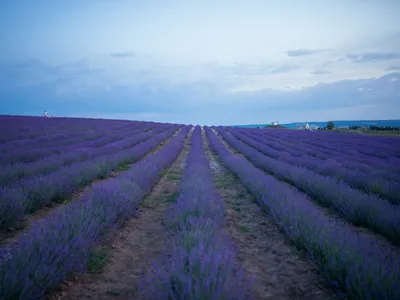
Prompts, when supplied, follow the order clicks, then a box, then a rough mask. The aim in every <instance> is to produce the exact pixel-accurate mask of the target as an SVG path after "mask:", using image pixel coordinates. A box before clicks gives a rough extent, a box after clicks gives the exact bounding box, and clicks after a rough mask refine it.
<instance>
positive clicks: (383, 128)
mask: <svg viewBox="0 0 400 300" xmlns="http://www.w3.org/2000/svg"><path fill="white" fill-rule="evenodd" d="M362 127H365V126H350V127H349V128H350V129H353V130H356V129H360V128H362ZM368 129H369V130H372V131H400V127H393V126H376V125H371V126H369V127H368Z"/></svg>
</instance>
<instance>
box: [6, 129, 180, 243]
mask: <svg viewBox="0 0 400 300" xmlns="http://www.w3.org/2000/svg"><path fill="white" fill-rule="evenodd" d="M179 131H180V130H178V131H176V132H175V133H174V134H173V135H172V136H171V137H169V138H168V139H166V140H165V141H163V142H161V143H160V144H159V145H158V146H157V147H155V148H154V149H153V150H151V151H150V152H149V153H147V154H146V155H145V156H144V157H143V158H141V159H140V160H143V159H145V158H146V157H147V156H149V155H150V154H152V153H155V152H157V151H158V150H160V149H161V148H162V147H164V145H166V144H168V143H169V142H170V141H171V139H172V138H173V137H174V136H175V135H177V134H178V132H179ZM140 160H139V161H140ZM136 163H137V161H136V162H133V163H130V164H127V165H125V166H124V171H111V172H110V174H109V176H107V177H106V178H104V179H95V180H93V181H92V182H91V183H89V184H88V185H87V186H85V187H83V188H80V189H77V190H76V191H75V192H74V193H73V194H72V195H71V196H70V197H68V199H65V201H64V202H63V203H56V202H54V203H52V204H51V205H48V206H46V207H43V208H41V209H39V210H37V211H35V212H34V213H32V214H29V215H26V216H25V220H24V222H23V223H20V224H16V226H14V227H13V228H9V229H7V230H5V229H0V246H1V245H4V244H9V243H11V242H12V241H14V240H15V239H16V238H17V237H18V236H19V235H20V234H21V233H22V232H23V231H24V230H27V229H28V228H29V226H30V225H31V224H32V223H33V222H35V221H37V220H40V219H43V218H45V217H46V216H48V215H50V214H51V213H53V212H54V211H56V210H57V209H62V207H63V206H64V205H65V204H67V203H69V202H71V201H78V200H79V199H80V198H81V197H82V195H83V194H84V193H86V192H88V191H89V190H90V189H91V186H92V184H95V183H99V182H102V181H105V180H108V179H110V178H113V177H117V176H118V175H120V174H122V173H124V172H125V171H127V170H128V169H129V168H130V167H132V166H133V165H135V164H136Z"/></svg>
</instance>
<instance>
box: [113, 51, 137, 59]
mask: <svg viewBox="0 0 400 300" xmlns="http://www.w3.org/2000/svg"><path fill="white" fill-rule="evenodd" d="M110 56H111V57H114V58H130V57H135V56H136V53H135V52H132V51H126V52H115V53H111V54H110Z"/></svg>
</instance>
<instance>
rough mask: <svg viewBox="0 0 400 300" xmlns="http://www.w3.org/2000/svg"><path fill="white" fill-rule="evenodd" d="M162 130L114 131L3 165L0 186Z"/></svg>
mask: <svg viewBox="0 0 400 300" xmlns="http://www.w3.org/2000/svg"><path fill="white" fill-rule="evenodd" d="M164 130H165V128H159V129H156V130H154V131H153V132H143V131H142V129H139V130H137V129H136V130H134V131H130V132H122V133H119V134H115V133H114V136H107V137H106V138H107V139H105V137H103V138H102V139H101V141H97V142H96V141H94V142H87V143H81V144H78V145H74V147H69V149H70V150H69V151H66V152H63V153H61V154H55V155H51V156H48V157H45V158H43V159H39V160H36V161H35V162H33V163H15V164H11V165H8V166H5V167H4V168H2V169H0V186H3V187H5V186H7V185H10V184H12V183H13V182H14V181H16V180H17V179H21V178H24V177H29V176H38V175H39V174H49V173H51V172H54V171H56V170H58V169H60V168H61V167H63V166H67V165H71V164H73V163H77V162H80V161H84V160H87V159H89V158H90V159H94V158H96V157H99V156H102V155H106V154H111V153H114V152H116V151H118V150H122V149H127V148H130V147H132V146H134V145H135V144H137V143H138V142H140V141H143V140H144V139H146V138H149V137H151V136H152V135H154V134H157V133H160V132H162V131H164ZM104 143H105V144H104Z"/></svg>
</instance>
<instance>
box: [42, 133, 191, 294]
mask: <svg viewBox="0 0 400 300" xmlns="http://www.w3.org/2000/svg"><path fill="white" fill-rule="evenodd" d="M189 141H190V135H189V136H188V138H187V139H186V142H185V146H184V149H183V150H182V152H181V153H180V155H179V157H178V159H177V160H176V161H175V162H174V163H173V164H172V166H171V167H170V168H169V169H168V170H167V172H166V173H165V174H164V176H163V177H162V178H161V179H160V180H159V182H158V183H157V184H156V185H155V186H154V188H153V189H152V191H151V192H150V194H149V195H148V196H147V197H145V199H144V200H143V203H142V205H141V207H140V208H139V209H138V210H139V216H138V217H137V218H131V219H130V220H128V221H127V222H126V223H125V224H124V226H123V227H122V228H120V229H119V230H115V231H113V232H112V233H111V234H110V235H109V237H108V238H107V239H106V240H105V241H104V242H103V243H102V245H101V246H100V247H99V249H102V250H105V251H107V252H108V253H110V258H109V261H108V263H107V264H106V265H105V266H104V268H103V270H102V271H101V272H99V273H87V274H82V275H80V276H77V277H75V279H73V280H69V281H66V282H64V283H63V284H61V286H60V287H59V289H58V291H56V292H55V293H53V294H52V295H50V296H49V297H48V298H47V299H48V300H59V299H77V300H78V299H79V300H81V299H82V300H84V299H145V297H144V296H143V295H141V293H140V290H139V289H138V286H137V282H138V281H139V280H141V279H142V278H143V276H144V275H145V274H146V273H147V272H148V271H149V270H150V269H151V268H152V266H151V261H152V260H153V259H154V258H157V257H158V256H159V255H161V254H162V253H163V252H164V251H165V243H166V240H167V231H166V230H165V229H164V228H163V224H164V220H165V217H166V216H167V213H166V211H167V209H168V208H169V207H170V205H171V203H172V202H173V201H174V199H175V197H176V195H177V192H178V190H179V183H180V179H181V176H182V174H183V171H184V169H185V164H186V157H187V154H188V152H189V148H190V146H189Z"/></svg>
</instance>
